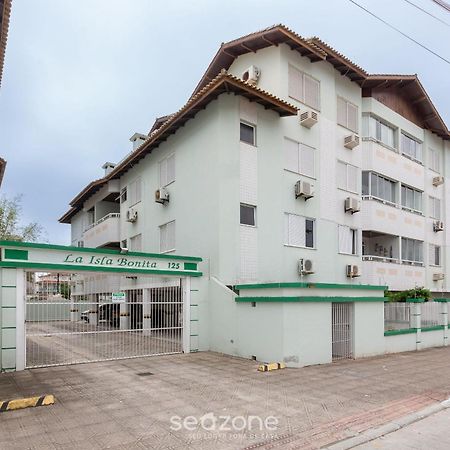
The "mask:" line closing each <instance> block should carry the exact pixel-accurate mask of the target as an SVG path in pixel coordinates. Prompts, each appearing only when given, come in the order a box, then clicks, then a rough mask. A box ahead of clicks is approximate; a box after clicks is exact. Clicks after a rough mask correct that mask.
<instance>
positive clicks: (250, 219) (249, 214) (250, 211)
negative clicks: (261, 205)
mask: <svg viewBox="0 0 450 450" xmlns="http://www.w3.org/2000/svg"><path fill="white" fill-rule="evenodd" d="M255 210H256V208H255V207H254V206H250V205H241V225H252V226H255V225H256V220H255Z"/></svg>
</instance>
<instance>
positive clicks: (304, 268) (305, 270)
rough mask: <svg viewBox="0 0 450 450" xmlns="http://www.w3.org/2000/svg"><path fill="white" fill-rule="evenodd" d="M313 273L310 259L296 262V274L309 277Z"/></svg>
mask: <svg viewBox="0 0 450 450" xmlns="http://www.w3.org/2000/svg"><path fill="white" fill-rule="evenodd" d="M312 273H314V265H313V262H312V261H311V260H310V259H300V260H299V261H298V274H299V275H302V276H303V275H310V274H312Z"/></svg>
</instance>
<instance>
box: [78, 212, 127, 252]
mask: <svg viewBox="0 0 450 450" xmlns="http://www.w3.org/2000/svg"><path fill="white" fill-rule="evenodd" d="M83 241H84V246H85V247H91V248H96V247H103V246H105V245H109V244H111V243H116V242H120V214H119V213H109V214H107V215H106V216H104V217H102V218H101V219H99V220H97V221H96V222H94V223H93V224H91V225H89V227H88V228H87V229H86V230H85V232H84V233H83Z"/></svg>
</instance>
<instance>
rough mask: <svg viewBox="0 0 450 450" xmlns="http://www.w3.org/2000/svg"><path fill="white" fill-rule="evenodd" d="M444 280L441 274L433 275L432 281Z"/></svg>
mask: <svg viewBox="0 0 450 450" xmlns="http://www.w3.org/2000/svg"><path fill="white" fill-rule="evenodd" d="M444 278H445V276H444V274H443V273H433V281H439V280H443V279H444Z"/></svg>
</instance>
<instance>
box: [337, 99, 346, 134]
mask: <svg viewBox="0 0 450 450" xmlns="http://www.w3.org/2000/svg"><path fill="white" fill-rule="evenodd" d="M337 123H338V124H339V125H342V126H344V127H346V126H347V102H346V101H345V100H344V99H343V98H342V97H338V98H337Z"/></svg>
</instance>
